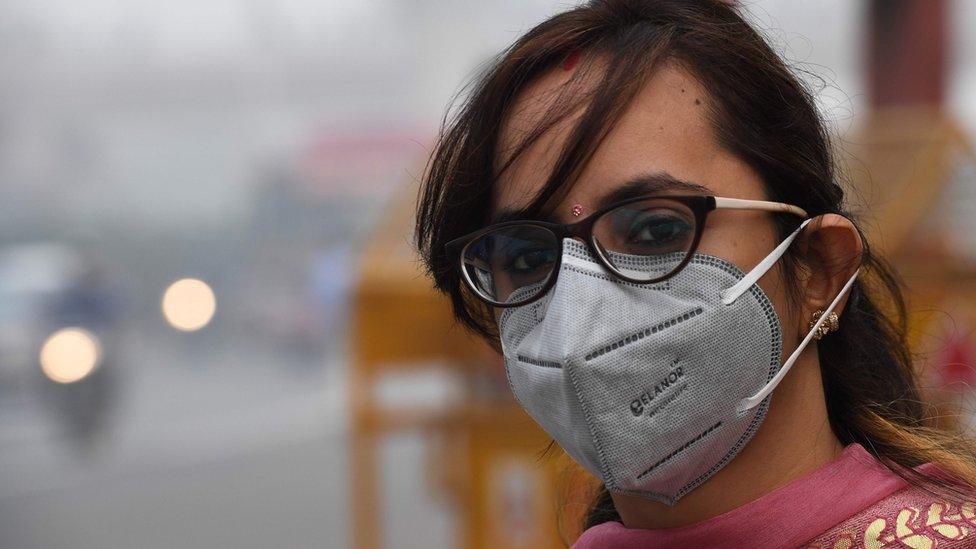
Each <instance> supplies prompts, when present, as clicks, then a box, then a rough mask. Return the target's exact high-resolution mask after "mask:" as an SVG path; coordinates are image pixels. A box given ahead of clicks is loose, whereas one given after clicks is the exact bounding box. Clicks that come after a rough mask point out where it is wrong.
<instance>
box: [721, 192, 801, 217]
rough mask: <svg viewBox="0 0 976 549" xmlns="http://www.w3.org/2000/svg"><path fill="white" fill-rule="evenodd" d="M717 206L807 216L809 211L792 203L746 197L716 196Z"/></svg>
mask: <svg viewBox="0 0 976 549" xmlns="http://www.w3.org/2000/svg"><path fill="white" fill-rule="evenodd" d="M715 208H725V209H730V210H763V211H767V212H777V213H790V214H793V215H797V216H800V217H807V212H806V211H805V210H804V209H803V208H801V207H799V206H794V205H792V204H784V203H782V202H769V201H767V200H747V199H745V198H724V197H721V196H716V197H715Z"/></svg>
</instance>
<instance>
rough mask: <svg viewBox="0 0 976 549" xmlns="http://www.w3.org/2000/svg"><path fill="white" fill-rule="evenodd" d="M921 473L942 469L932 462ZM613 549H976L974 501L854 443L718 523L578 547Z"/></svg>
mask: <svg viewBox="0 0 976 549" xmlns="http://www.w3.org/2000/svg"><path fill="white" fill-rule="evenodd" d="M918 469H919V470H920V471H924V472H926V473H931V472H935V471H938V469H937V467H935V466H934V465H933V464H930V463H927V464H925V465H922V466H920V467H919V468H918ZM607 547H610V548H624V549H626V548H638V547H639V548H647V547H667V548H674V549H680V548H685V547H687V548H695V549H698V548H701V547H763V548H776V547H804V548H810V549H814V548H816V549H848V548H855V547H857V548H860V547H863V548H875V547H924V548H927V549H935V548H943V547H953V548H956V547H976V503H966V504H964V505H961V506H960V505H950V504H949V503H946V502H945V501H944V500H942V499H940V498H938V497H936V496H934V495H932V494H929V493H928V492H925V491H924V490H921V489H919V488H915V487H912V486H910V485H908V484H907V483H906V482H905V481H904V480H902V479H901V478H900V477H898V476H897V475H895V474H894V473H892V472H891V471H889V470H888V469H887V468H886V467H884V466H883V465H882V464H881V463H879V462H878V461H877V460H876V459H874V457H873V456H871V454H869V453H868V452H867V451H866V450H865V449H864V448H863V447H861V446H860V445H859V444H851V445H849V446H847V447H846V448H845V449H844V451H843V453H842V454H841V455H840V456H839V457H838V458H837V459H835V460H833V461H831V462H830V463H827V464H825V465H824V466H822V467H821V468H819V469H817V470H816V471H814V472H812V473H810V474H808V475H806V476H804V477H802V478H799V479H797V480H795V481H793V482H791V483H789V484H787V485H786V486H783V487H781V488H778V489H776V490H774V491H772V492H770V493H768V494H766V495H764V496H762V497H760V498H759V499H756V500H755V501H751V502H749V503H747V504H745V505H743V506H741V507H738V508H736V509H733V510H731V511H729V512H727V513H723V514H721V515H719V516H717V517H713V518H710V519H707V520H704V521H701V522H699V523H697V524H690V525H688V526H681V527H677V528H664V529H659V530H638V529H630V528H626V527H624V525H623V524H621V523H619V522H607V523H604V524H600V525H598V526H594V527H593V528H590V529H588V530H587V531H585V532H583V535H582V536H580V538H579V540H577V542H576V543H575V544H574V545H573V548H574V549H592V548H601V549H602V548H607Z"/></svg>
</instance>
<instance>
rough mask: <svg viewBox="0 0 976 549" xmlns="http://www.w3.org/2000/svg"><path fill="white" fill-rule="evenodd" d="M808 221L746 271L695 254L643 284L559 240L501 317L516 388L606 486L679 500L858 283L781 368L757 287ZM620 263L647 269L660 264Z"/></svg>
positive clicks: (744, 433)
mask: <svg viewBox="0 0 976 549" xmlns="http://www.w3.org/2000/svg"><path fill="white" fill-rule="evenodd" d="M807 223H809V220H807V221H804V222H803V224H802V225H801V226H800V227H799V228H798V229H797V230H796V231H795V232H794V233H792V234H791V235H790V236H789V237H788V238H787V239H786V240H784V241H783V242H782V243H781V244H780V245H779V246H778V247H777V248H776V249H775V250H773V252H772V253H770V254H769V256H767V257H766V258H765V259H764V260H763V261H762V262H760V264H759V265H757V266H756V268H754V269H753V270H752V271H750V272H749V273H748V274H743V273H742V271H741V270H740V269H738V268H737V267H736V266H735V265H733V264H731V263H729V262H728V261H725V260H723V259H720V258H717V257H713V256H709V255H705V254H695V255H694V256H693V258H692V260H691V262H690V263H688V265H687V266H685V268H684V269H683V270H681V271H680V272H679V273H678V274H676V275H675V276H673V277H672V278H670V279H667V280H665V281H663V282H660V283H657V284H646V285H640V284H631V283H628V282H624V281H621V280H619V279H617V278H615V277H614V276H613V275H612V274H610V273H608V272H607V271H606V270H605V269H604V268H603V267H602V265H601V264H600V263H599V262H598V261H597V260H596V259H595V258H593V257H592V256H591V255H590V254H589V252H588V250H587V248H586V246H585V245H583V244H582V243H580V242H578V241H576V240H572V239H566V240H564V242H563V258H562V266H561V268H560V272H559V278H558V279H557V282H556V285H555V287H554V288H552V289H551V290H550V291H549V292H548V294H547V295H546V296H544V297H542V298H541V299H539V300H538V301H535V302H533V303H530V304H527V305H524V306H521V307H515V308H511V309H506V310H505V311H504V312H503V313H502V315H501V317H500V318H499V329H500V335H501V344H502V349H503V351H504V355H505V367H506V371H507V374H508V379H509V383H510V384H511V387H512V392H513V393H514V394H515V397H516V398H517V399H518V401H519V403H520V404H521V405H522V407H523V408H525V410H526V411H527V412H528V413H529V414H530V415H532V417H533V418H534V419H535V420H536V421H537V422H538V423H539V424H540V425H541V426H542V427H543V428H544V429H545V430H546V431H547V432H548V433H549V435H550V436H552V437H553V438H554V439H556V441H557V442H558V443H559V444H560V445H561V446H562V447H563V449H565V450H566V452H567V453H568V454H569V455H570V456H571V457H572V458H573V459H575V460H576V461H577V462H579V463H580V464H581V465H583V466H584V467H585V468H586V469H587V470H589V471H590V472H591V473H593V474H594V475H596V476H598V477H599V478H601V479H602V480H603V482H604V483H605V484H606V486H607V488H608V489H610V490H611V491H615V492H623V493H629V494H637V495H641V496H644V497H647V498H650V499H654V500H657V501H660V502H663V503H666V504H668V505H674V503H675V502H676V501H677V500H678V499H679V498H681V497H682V496H683V495H685V494H687V493H688V492H689V491H691V490H692V489H694V488H695V487H697V486H699V485H700V484H701V483H703V482H705V480H707V479H708V478H709V477H711V476H712V475H714V474H715V473H716V472H717V471H718V470H719V469H721V468H722V467H724V466H725V465H726V464H727V463H728V462H729V461H731V460H732V458H734V457H735V456H736V454H738V453H739V451H740V450H742V448H743V447H744V446H745V445H746V443H748V442H749V440H750V439H751V438H752V436H753V435H754V434H755V432H756V430H757V429H758V428H759V424H760V423H761V422H762V420H763V418H764V417H765V415H766V409H767V407H768V404H769V399H768V398H767V397H768V396H769V394H770V393H771V392H772V390H773V389H774V388H775V387H776V385H777V384H779V382H780V380H782V379H783V376H785V375H786V372H787V371H788V370H789V368H790V367H791V366H792V364H793V362H794V361H795V360H796V358H797V357H798V356H799V355H800V352H802V350H803V349H804V348H805V347H806V345H807V344H808V343H809V342H810V340H811V339H812V338H813V335H814V333H815V331H816V329H817V328H818V327H819V325H820V324H821V323H822V322H823V320H824V318H825V317H826V315H828V314H829V313H830V312H831V311H832V310H833V309H834V307H835V306H836V305H837V303H838V302H839V301H840V298H841V296H843V295H844V293H845V292H847V290H848V289H849V288H850V287H851V285H852V284H853V282H854V280H855V278H856V277H857V273H856V272H855V273H854V276H852V277H851V279H850V280H849V281H848V282H847V284H846V285H845V286H844V289H843V290H841V292H840V293H839V295H838V296H837V297H836V299H834V301H833V303H831V305H830V306H829V308H828V309H827V310H826V311H825V313H824V315H823V316H822V317H821V319H820V321H819V322H818V323H817V324H816V325H814V327H813V329H811V331H810V333H808V334H807V337H806V338H804V340H803V341H802V342H801V343H800V345H799V346H798V347H797V349H796V351H794V353H793V354H792V355H791V356H790V358H789V359H788V360H787V361H786V362H784V363H783V365H782V367H780V356H781V351H782V333H781V327H780V322H779V318H778V317H777V315H776V311H775V310H774V309H773V304H772V303H771V302H770V300H769V298H768V297H767V296H766V294H765V293H764V292H763V291H762V289H760V287H759V286H758V285H757V284H756V281H757V280H758V279H759V278H760V277H761V276H762V275H763V274H764V273H765V272H766V271H768V270H769V269H770V268H771V267H772V266H773V264H775V262H776V261H777V260H778V259H779V258H780V257H781V256H782V255H783V253H785V251H786V249H787V248H788V247H789V245H790V243H791V242H792V241H793V240H794V239H795V238H796V236H797V235H798V234H799V232H800V231H801V230H802V229H803V227H804V226H806V224H807ZM618 260H621V261H624V262H628V263H630V266H631V267H633V268H637V269H641V270H644V271H647V270H655V269H662V268H665V267H664V266H663V264H664V262H666V261H667V259H654V258H644V257H639V256H629V257H624V256H621V257H620V258H618ZM615 262H616V260H615ZM665 269H666V268H665Z"/></svg>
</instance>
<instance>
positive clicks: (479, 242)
mask: <svg viewBox="0 0 976 549" xmlns="http://www.w3.org/2000/svg"><path fill="white" fill-rule="evenodd" d="M696 219H697V218H696V216H695V213H694V211H692V209H691V208H689V207H688V206H687V205H686V204H684V203H682V202H680V201H677V200H672V199H667V198H652V199H647V200H642V201H638V202H631V203H629V204H625V205H622V206H620V207H617V208H614V209H613V210H610V211H608V212H606V213H604V214H603V215H601V216H600V217H599V218H598V219H596V220H595V221H594V224H593V241H594V244H595V245H596V247H597V248H598V250H599V252H600V254H601V255H602V256H603V259H604V261H605V262H606V263H608V264H609V265H608V266H609V267H610V268H611V270H613V271H616V272H617V274H618V275H622V276H624V277H627V278H630V279H632V280H638V281H650V280H654V279H661V278H664V277H667V276H669V275H672V274H674V272H676V271H677V270H678V268H679V266H680V265H681V263H682V262H683V260H684V258H685V257H686V256H687V255H688V254H689V253H690V251H691V248H692V246H693V245H694V240H695V234H696ZM560 250H561V247H560V242H559V238H558V237H557V236H556V234H555V233H554V232H552V231H551V230H549V229H547V228H545V227H541V226H538V225H528V224H527V225H509V226H506V227H502V228H499V229H497V230H495V231H491V232H489V233H486V234H484V235H482V236H480V237H479V238H477V239H476V240H473V241H472V242H471V243H469V244H468V245H467V246H466V247H465V249H464V252H463V254H462V265H463V268H464V271H465V278H466V279H467V281H468V283H469V285H470V286H472V289H473V290H474V291H475V292H477V293H478V294H479V295H480V296H481V297H482V298H484V299H487V300H489V301H491V302H494V303H504V304H514V303H521V302H524V301H529V300H531V299H533V298H535V297H537V294H538V293H539V292H541V291H542V289H543V288H544V287H545V286H546V282H548V280H549V278H550V277H551V276H554V271H555V266H556V264H557V263H558V261H559V254H560Z"/></svg>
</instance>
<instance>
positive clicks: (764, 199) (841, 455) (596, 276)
mask: <svg viewBox="0 0 976 549" xmlns="http://www.w3.org/2000/svg"><path fill="white" fill-rule="evenodd" d="M843 198H844V193H843V191H842V189H841V187H840V186H838V184H837V181H836V177H835V173H834V165H833V160H832V158H831V151H830V146H829V143H828V138H827V132H826V130H825V128H824V123H823V121H822V120H821V119H820V117H819V115H818V111H817V109H816V107H815V104H814V101H813V99H812V98H811V96H810V94H809V93H808V92H807V91H806V90H805V89H804V87H803V86H802V85H801V84H800V83H799V82H798V80H797V78H796V77H795V76H794V75H793V74H792V73H791V72H790V71H789V69H788V68H787V67H786V66H785V65H784V64H783V62H782V61H781V60H780V59H779V58H778V57H777V55H776V54H775V53H774V52H773V51H772V50H771V49H770V47H769V45H768V44H767V43H766V42H765V41H764V40H763V38H762V37H761V36H760V35H759V34H758V33H757V32H756V31H755V30H754V29H752V28H751V27H750V26H749V25H748V24H747V23H746V22H745V21H744V20H743V19H742V17H741V16H740V15H739V14H738V13H737V12H736V11H735V9H734V7H732V6H730V5H729V4H728V3H726V2H721V1H718V0H711V1H709V0H680V1H679V0H600V1H598V0H594V1H592V2H590V3H589V4H587V5H585V6H582V7H579V8H576V9H572V10H570V11H567V12H565V13H562V14H559V15H556V16H554V17H552V18H551V19H549V20H547V21H545V22H543V23H542V24H540V25H538V26H537V27H535V28H534V29H532V30H531V31H529V32H528V33H527V34H526V35H525V36H523V37H522V38H520V39H519V40H518V41H517V42H516V43H515V44H514V45H513V46H512V47H511V48H510V49H508V50H507V51H506V52H504V54H503V55H502V56H501V57H500V58H499V59H498V60H497V61H496V62H495V63H494V64H492V65H491V66H490V67H489V68H488V70H487V71H486V72H485V73H484V75H483V76H482V77H481V78H480V80H479V81H478V82H477V83H476V85H475V87H474V88H473V89H472V90H471V93H470V95H469V96H468V99H467V100H466V103H465V104H464V107H463V109H462V110H460V111H459V112H458V113H457V114H456V116H455V117H453V118H452V119H451V121H450V123H449V124H448V125H447V127H446V128H445V130H444V131H443V132H442V135H441V138H440V140H439V143H438V145H437V148H436V150H435V151H434V154H433V156H432V159H431V162H430V165H429V169H428V170H427V173H426V174H425V178H424V181H423V189H422V192H421V196H420V201H419V207H418V213H417V237H418V243H419V246H420V249H421V252H422V255H423V257H424V259H425V261H426V263H427V265H428V268H429V270H430V273H431V274H432V276H433V278H434V280H435V283H436V287H437V288H438V289H439V290H441V291H443V292H445V293H447V294H448V295H449V296H450V297H451V299H452V300H453V304H454V310H455V313H456V316H457V318H458V319H459V320H460V321H461V322H462V323H463V324H464V325H466V326H467V327H469V328H471V329H473V330H475V331H477V332H478V333H480V334H481V335H483V336H484V337H485V338H487V339H488V340H489V341H491V342H492V343H493V344H495V345H496V347H497V348H498V349H499V350H500V351H501V352H502V353H503V355H504V357H505V365H506V371H507V375H508V379H509V382H510V385H511V389H512V391H513V393H514V395H515V396H516V398H517V399H518V400H519V403H520V404H521V405H522V406H523V407H524V408H525V409H526V410H527V411H528V413H529V414H530V415H531V416H532V417H533V418H534V419H535V420H536V421H537V422H538V423H539V424H540V425H541V426H542V427H543V428H544V429H545V430H546V431H547V432H548V433H549V434H550V435H551V436H552V437H553V438H554V439H555V440H556V441H557V442H558V443H559V444H560V445H561V446H562V447H563V449H565V450H566V452H567V453H568V454H569V455H570V456H571V457H573V458H574V459H575V460H576V461H578V462H579V463H580V464H581V465H583V466H584V467H585V468H586V469H588V470H589V471H590V472H592V473H593V474H594V475H596V476H597V477H599V478H600V479H601V480H602V481H603V483H604V485H605V489H604V491H603V492H602V493H601V494H599V495H598V497H597V498H596V501H595V503H594V505H593V508H592V510H591V512H590V514H589V516H588V518H587V522H586V527H587V529H586V531H585V532H584V533H583V535H582V537H581V538H580V539H579V540H578V541H577V546H578V547H605V546H624V547H647V546H662V547H664V546H666V547H702V546H714V545H720V546H734V547H738V546H749V547H796V546H813V547H851V546H862V545H863V546H868V547H874V546H884V545H888V544H894V545H898V544H907V545H909V546H913V547H922V546H935V545H936V544H937V545H938V546H939V547H944V546H957V547H958V546H974V545H976V533H974V532H976V505H974V504H973V503H970V502H971V501H973V500H974V498H973V497H972V495H971V490H970V488H969V486H971V485H972V483H973V480H974V479H976V452H974V450H973V447H972V445H971V444H970V443H969V442H968V441H967V440H966V439H964V438H962V437H960V436H956V435H953V434H951V433H947V432H942V431H939V430H937V429H935V428H934V427H930V426H929V423H930V422H929V418H928V417H926V411H925V408H924V407H923V405H922V402H921V400H920V394H919V389H918V383H917V378H916V375H915V373H914V372H913V370H912V366H911V362H910V356H909V352H908V349H907V348H906V342H905V326H904V306H903V302H902V298H901V295H900V293H899V289H898V285H897V283H896V281H895V278H894V277H893V275H892V273H891V272H890V271H889V270H888V269H887V268H886V267H885V266H884V264H883V263H882V262H881V261H880V259H878V258H877V257H875V256H873V255H872V254H871V251H870V248H869V247H868V244H867V242H866V241H865V239H864V235H863V233H862V232H861V231H860V229H859V228H858V226H857V224H856V222H855V218H854V216H853V215H852V214H851V213H849V212H848V211H846V210H845V204H844V201H843ZM926 544H928V545H926Z"/></svg>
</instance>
